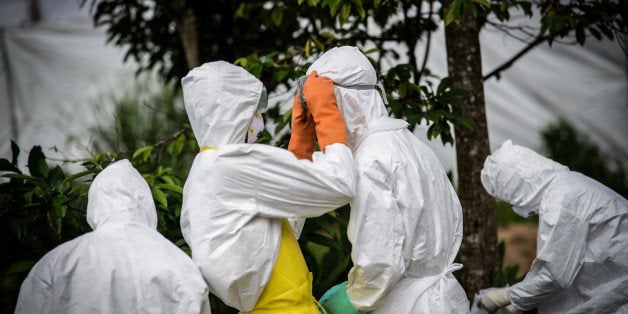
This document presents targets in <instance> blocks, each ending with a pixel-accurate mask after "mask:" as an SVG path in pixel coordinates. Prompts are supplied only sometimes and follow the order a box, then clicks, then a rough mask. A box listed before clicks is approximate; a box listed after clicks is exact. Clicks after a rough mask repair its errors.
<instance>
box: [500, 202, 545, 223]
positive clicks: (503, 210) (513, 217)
mask: <svg viewBox="0 0 628 314" xmlns="http://www.w3.org/2000/svg"><path fill="white" fill-rule="evenodd" d="M496 210H497V215H496V216H497V217H496V218H497V226H498V227H505V226H507V225H509V224H511V223H532V224H538V222H539V217H538V216H531V217H528V218H523V217H521V216H519V215H518V214H517V213H515V211H513V210H512V207H511V206H510V204H508V203H506V202H502V201H499V200H498V201H497V206H496Z"/></svg>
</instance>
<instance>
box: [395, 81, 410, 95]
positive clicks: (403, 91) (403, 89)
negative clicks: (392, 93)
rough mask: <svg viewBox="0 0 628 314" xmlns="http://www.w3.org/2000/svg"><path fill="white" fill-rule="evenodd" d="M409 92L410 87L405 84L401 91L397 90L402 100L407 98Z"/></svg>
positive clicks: (401, 85)
mask: <svg viewBox="0 0 628 314" xmlns="http://www.w3.org/2000/svg"><path fill="white" fill-rule="evenodd" d="M407 91H408V86H407V85H406V84H405V83H402V84H400V85H399V89H398V90H397V92H398V93H399V97H401V98H405V97H406V93H407Z"/></svg>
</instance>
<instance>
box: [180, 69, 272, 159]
mask: <svg viewBox="0 0 628 314" xmlns="http://www.w3.org/2000/svg"><path fill="white" fill-rule="evenodd" d="M217 77H219V78H220V79H216V78H217ZM181 85H182V86H183V89H184V93H183V101H184V102H185V110H186V111H187V113H188V117H189V119H190V124H191V125H192V130H193V131H194V135H196V141H197V142H198V146H199V147H207V146H213V147H218V146H221V145H223V144H236V143H243V142H244V137H245V135H246V130H247V127H248V125H249V124H250V123H251V120H252V119H253V115H254V114H255V110H256V109H257V104H258V103H259V101H260V97H261V96H262V85H263V84H262V82H261V81H260V80H258V79H257V78H255V76H253V75H251V74H250V73H249V72H247V71H246V70H245V69H243V68H241V67H236V66H234V65H232V64H230V63H228V62H225V61H216V62H210V63H205V64H203V65H201V66H199V67H196V68H194V69H192V70H191V71H190V72H189V73H188V75H186V76H185V77H184V78H183V79H182V80H181Z"/></svg>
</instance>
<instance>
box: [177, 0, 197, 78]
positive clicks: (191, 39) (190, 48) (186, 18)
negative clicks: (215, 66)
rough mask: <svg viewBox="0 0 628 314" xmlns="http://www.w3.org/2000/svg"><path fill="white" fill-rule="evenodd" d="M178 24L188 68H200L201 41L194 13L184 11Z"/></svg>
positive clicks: (189, 10)
mask: <svg viewBox="0 0 628 314" xmlns="http://www.w3.org/2000/svg"><path fill="white" fill-rule="evenodd" d="M176 24H177V32H178V33H179V38H181V44H182V45H183V50H184V51H185V60H186V61H187V64H188V68H190V69H192V68H194V67H196V66H199V65H200V63H201V61H200V59H199V52H200V51H199V47H198V41H199V39H198V31H197V27H196V26H197V25H196V16H195V15H194V12H193V11H192V10H191V9H187V10H185V11H183V14H182V16H181V17H180V18H179V19H178V20H177V21H176Z"/></svg>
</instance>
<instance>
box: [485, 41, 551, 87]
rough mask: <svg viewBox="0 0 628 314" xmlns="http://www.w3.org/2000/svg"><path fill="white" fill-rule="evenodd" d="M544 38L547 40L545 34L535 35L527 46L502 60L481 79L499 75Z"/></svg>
mask: <svg viewBox="0 0 628 314" xmlns="http://www.w3.org/2000/svg"><path fill="white" fill-rule="evenodd" d="M545 40H547V36H540V37H537V38H536V39H535V40H534V41H532V42H531V43H529V44H528V46H526V47H525V48H523V49H522V50H521V51H519V52H518V53H517V54H516V55H514V56H513V57H512V58H510V60H508V61H506V62H504V63H503V64H502V65H500V66H498V67H497V68H496V69H494V70H493V71H491V72H489V73H488V74H486V75H484V77H482V81H486V80H488V79H489V78H491V77H493V76H497V77H499V74H500V73H501V72H503V71H504V70H506V69H508V68H509V67H511V66H512V65H513V64H514V63H515V61H517V60H519V58H521V57H523V56H524V55H525V54H526V53H528V51H530V50H532V48H534V47H536V46H538V45H539V44H540V43H542V42H544V41H545Z"/></svg>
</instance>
